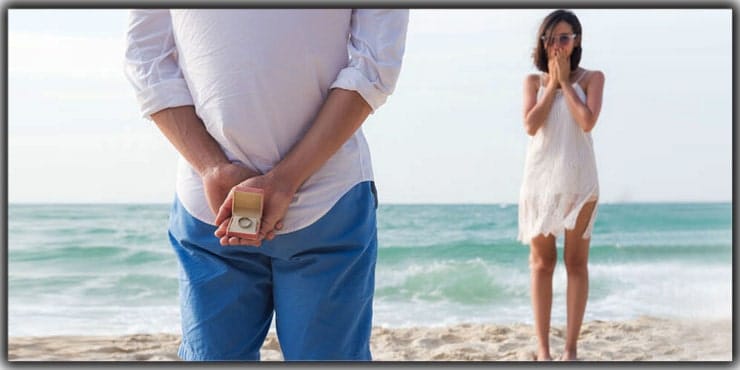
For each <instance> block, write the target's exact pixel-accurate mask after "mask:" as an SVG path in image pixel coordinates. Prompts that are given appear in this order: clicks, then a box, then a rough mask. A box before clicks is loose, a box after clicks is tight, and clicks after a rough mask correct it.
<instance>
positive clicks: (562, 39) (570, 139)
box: [518, 10, 604, 360]
mask: <svg viewBox="0 0 740 370" xmlns="http://www.w3.org/2000/svg"><path fill="white" fill-rule="evenodd" d="M581 41H582V34H581V24H580V22H579V21H578V18H577V17H576V16H575V14H573V13H572V12H569V11H565V10H557V11H554V12H552V13H550V14H549V15H548V16H547V17H545V19H544V21H543V22H542V25H541V26H540V29H539V33H538V34H537V46H536V47H535V50H534V53H533V58H534V64H535V66H536V67H537V69H539V70H540V71H541V72H542V74H531V75H529V76H527V78H526V79H525V82H524V128H525V129H526V131H527V134H528V135H530V136H531V138H530V141H529V144H528V148H527V158H526V161H525V165H524V179H523V183H522V188H521V192H520V198H519V237H518V238H519V240H520V241H521V242H522V243H525V244H529V245H530V258H529V261H530V269H531V278H532V306H533V311H534V323H535V328H536V334H537V340H538V351H537V360H551V359H552V357H551V355H550V344H549V331H550V311H551V308H552V276H553V271H554V270H555V262H556V261H557V252H556V249H555V239H556V237H557V236H560V235H564V237H565V243H564V244H565V248H564V249H565V251H564V260H565V266H566V270H567V272H568V289H567V315H568V324H567V337H566V341H565V348H564V352H563V354H562V356H561V357H560V359H561V360H575V359H576V354H577V351H576V347H577V341H578V334H579V332H580V329H581V323H582V322H583V314H584V311H585V309H586V299H587V297H588V267H587V263H588V250H589V242H590V238H591V230H592V229H593V224H594V219H595V215H596V208H597V205H596V204H597V199H598V196H599V184H598V179H597V173H596V160H595V156H594V151H593V142H592V140H591V134H590V132H591V130H592V129H593V128H594V126H595V125H596V121H597V119H598V117H599V112H600V111H601V100H602V92H603V87H604V74H603V73H602V72H600V71H589V70H586V69H584V68H581V67H579V62H580V60H581V52H582V49H581Z"/></svg>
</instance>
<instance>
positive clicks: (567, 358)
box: [559, 350, 578, 361]
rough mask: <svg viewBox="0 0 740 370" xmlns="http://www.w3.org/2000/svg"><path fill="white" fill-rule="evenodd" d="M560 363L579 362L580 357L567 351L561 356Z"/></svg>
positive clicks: (574, 352)
mask: <svg viewBox="0 0 740 370" xmlns="http://www.w3.org/2000/svg"><path fill="white" fill-rule="evenodd" d="M559 360H560V361H578V357H577V356H576V351H575V350H572V351H568V350H566V351H565V352H563V354H562V355H561V356H560V359H559Z"/></svg>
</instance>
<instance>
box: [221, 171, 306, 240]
mask: <svg viewBox="0 0 740 370" xmlns="http://www.w3.org/2000/svg"><path fill="white" fill-rule="evenodd" d="M289 184H290V182H288V181H284V180H283V181H281V180H280V179H279V178H278V177H277V176H276V175H275V173H274V172H272V171H271V172H268V173H267V174H265V175H262V176H255V177H250V178H248V179H247V180H246V181H242V182H241V183H239V184H238V185H236V186H234V188H233V189H232V191H230V192H229V193H228V196H227V197H226V200H224V202H223V204H222V205H221V208H220V209H219V211H218V215H217V216H216V225H219V226H218V229H216V232H215V235H216V237H218V238H220V242H221V245H252V246H256V247H259V246H260V245H261V244H262V240H263V239H267V240H272V239H273V238H274V237H275V231H276V230H280V229H282V228H283V224H282V220H283V218H284V217H285V213H286V212H287V211H288V206H289V205H290V202H292V201H293V196H294V195H295V192H296V189H295V188H293V187H291V186H289ZM244 188H258V189H262V190H263V191H264V193H263V197H264V203H263V207H262V220H261V221H260V222H261V225H260V231H259V235H258V236H257V239H245V238H239V237H235V236H231V237H229V236H227V235H226V231H227V230H228V227H229V222H230V221H231V211H232V209H231V208H232V199H233V197H234V193H233V191H234V190H240V189H244Z"/></svg>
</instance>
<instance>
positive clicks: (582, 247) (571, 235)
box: [561, 201, 596, 360]
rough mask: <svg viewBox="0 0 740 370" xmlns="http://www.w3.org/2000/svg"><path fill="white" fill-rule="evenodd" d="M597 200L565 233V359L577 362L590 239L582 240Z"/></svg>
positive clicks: (582, 210)
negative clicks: (572, 227) (566, 290)
mask: <svg viewBox="0 0 740 370" xmlns="http://www.w3.org/2000/svg"><path fill="white" fill-rule="evenodd" d="M595 207H596V201H593V202H589V203H586V204H585V205H584V206H583V208H581V211H580V212H579V214H578V219H577V220H576V226H575V228H574V229H573V230H565V252H564V254H565V257H564V260H565V268H566V270H567V271H568V293H567V308H568V329H567V336H566V339H565V350H564V352H563V356H562V357H561V359H562V360H575V359H576V352H577V343H578V335H579V334H580V332H581V324H582V323H583V314H584V312H585V311H586V301H587V300H588V250H589V243H590V242H591V239H590V238H589V239H583V233H584V232H585V231H586V228H587V227H588V224H589V222H590V221H591V217H592V216H593V213H594V208H595Z"/></svg>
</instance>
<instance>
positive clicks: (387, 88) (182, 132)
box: [126, 9, 408, 360]
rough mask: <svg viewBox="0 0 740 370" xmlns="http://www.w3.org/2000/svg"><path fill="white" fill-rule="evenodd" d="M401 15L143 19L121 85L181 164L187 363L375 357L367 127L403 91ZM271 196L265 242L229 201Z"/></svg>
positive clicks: (134, 17) (205, 14)
mask: <svg viewBox="0 0 740 370" xmlns="http://www.w3.org/2000/svg"><path fill="white" fill-rule="evenodd" d="M407 23H408V11H407V10H376V9H374V10H342V9H315V10H291V9H280V10H264V9H262V10H258V9H227V10H205V9H200V10H195V9H189V10H171V11H170V10H135V11H132V12H131V15H130V25H129V29H128V33H127V49H126V74H127V77H128V78H129V80H130V81H131V83H132V84H133V85H134V88H135V90H136V94H137V97H138V99H139V103H140V105H141V110H142V114H143V115H144V117H148V118H151V119H152V120H153V121H154V122H155V123H156V124H157V126H158V127H159V128H160V130H161V131H162V132H163V133H164V135H165V136H166V137H167V139H168V140H169V141H170V142H171V143H172V144H173V145H174V147H175V148H176V149H177V150H178V152H179V153H180V155H181V158H180V161H179V166H178V175H177V187H176V193H177V197H176V200H175V203H174V205H173V207H172V212H171V216H170V227H169V235H170V241H171V243H172V245H173V248H174V249H175V252H176V254H177V256H178V258H179V262H180V267H181V268H180V302H181V316H182V331H183V333H182V335H183V339H182V344H181V346H180V350H179V356H180V357H181V358H183V359H185V360H259V349H260V347H261V345H262V343H263V341H264V338H265V335H266V334H267V331H268V329H269V327H270V323H271V321H272V315H273V312H274V313H275V318H276V329H277V334H278V338H279V341H280V345H281V348H282V351H283V355H284V357H285V359H286V360H351V359H356V360H370V359H371V355H370V346H369V339H370V331H371V327H372V298H373V289H374V270H375V261H376V253H377V238H376V223H375V208H376V207H377V198H376V197H377V196H376V194H375V187H374V184H373V182H372V180H373V175H372V167H371V163H370V154H369V149H368V146H367V143H366V141H365V138H364V135H363V134H362V130H361V129H360V126H361V124H362V122H363V121H364V120H365V118H366V117H367V116H368V115H369V114H370V113H371V112H372V111H374V110H375V109H377V108H378V107H380V106H381V105H382V104H383V103H384V102H385V101H386V98H387V97H388V96H389V95H390V94H391V92H392V91H393V89H394V87H395V83H396V80H397V78H398V74H399V72H400V68H401V59H402V56H403V52H404V45H405V37H406V27H407ZM246 187H251V188H260V189H263V191H264V210H263V216H262V220H261V226H260V233H259V235H258V237H257V238H255V239H241V238H236V237H229V236H226V232H225V229H226V225H227V223H228V222H229V218H230V216H231V197H232V194H233V193H232V189H237V190H238V189H243V188H246Z"/></svg>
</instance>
